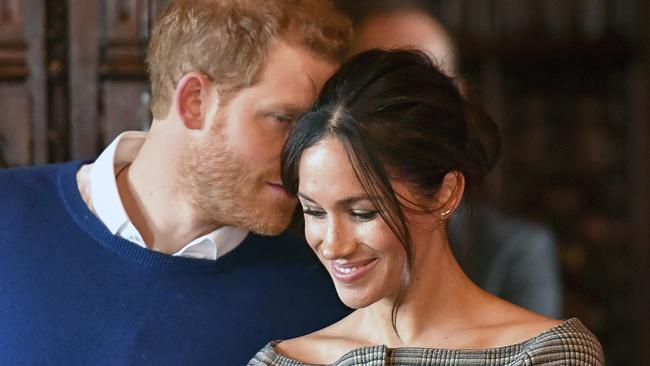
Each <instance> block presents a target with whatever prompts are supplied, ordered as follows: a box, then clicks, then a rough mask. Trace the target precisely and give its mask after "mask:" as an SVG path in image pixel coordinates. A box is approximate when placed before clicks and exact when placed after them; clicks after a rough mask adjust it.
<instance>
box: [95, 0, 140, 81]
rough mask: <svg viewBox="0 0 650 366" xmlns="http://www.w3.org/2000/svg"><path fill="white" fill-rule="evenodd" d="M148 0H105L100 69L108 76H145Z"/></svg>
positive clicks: (103, 74) (104, 75) (137, 77)
mask: <svg viewBox="0 0 650 366" xmlns="http://www.w3.org/2000/svg"><path fill="white" fill-rule="evenodd" d="M149 3H150V1H149V0H119V1H105V2H104V14H105V15H104V16H105V19H104V24H105V27H104V29H103V39H104V42H103V44H102V46H101V47H102V51H101V53H102V57H101V58H102V59H101V66H100V72H101V75H102V76H103V77H107V78H135V79H146V67H145V62H144V57H145V51H146V45H147V36H148V27H149Z"/></svg>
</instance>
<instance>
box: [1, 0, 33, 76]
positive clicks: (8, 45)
mask: <svg viewBox="0 0 650 366" xmlns="http://www.w3.org/2000/svg"><path fill="white" fill-rule="evenodd" d="M23 13H24V4H23V2H21V1H19V0H0V79H23V78H25V77H26V76H27V75H28V70H27V65H26V62H25V51H26V43H25V37H24V18H23Z"/></svg>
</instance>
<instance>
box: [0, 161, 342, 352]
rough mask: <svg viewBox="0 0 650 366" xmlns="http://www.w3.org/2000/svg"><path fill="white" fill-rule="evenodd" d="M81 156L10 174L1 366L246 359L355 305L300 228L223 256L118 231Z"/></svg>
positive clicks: (4, 188)
mask: <svg viewBox="0 0 650 366" xmlns="http://www.w3.org/2000/svg"><path fill="white" fill-rule="evenodd" d="M80 164H81V163H80V162H74V163H66V164H60V165H48V166H43V167H38V168H20V169H10V170H4V171H0V365H149V364H150V365H245V364H246V362H247V361H248V360H249V359H250V358H251V357H252V356H253V355H254V354H255V352H256V351H257V350H258V349H260V348H261V347H262V346H264V344H265V343H266V342H268V341H270V340H272V339H278V338H287V337H293V336H297V335H301V334H305V333H308V332H310V331H313V330H316V329H320V328H322V327H324V326H326V325H328V324H330V323H332V322H334V321H336V320H337V319H340V318H341V317H343V316H344V315H346V314H347V312H348V311H347V310H346V309H345V308H344V307H343V305H341V303H340V302H339V301H338V298H337V296H336V293H335V291H334V287H333V285H332V284H331V281H330V279H329V278H328V277H327V275H326V273H325V271H324V270H323V269H322V268H321V266H320V265H319V264H318V263H317V259H316V258H315V256H314V255H313V253H312V252H311V251H310V250H309V248H308V246H307V244H305V243H304V242H302V241H301V240H298V239H296V238H294V237H293V236H291V235H289V234H284V235H282V236H279V237H261V236H256V235H253V234H250V235H249V236H248V238H247V239H246V240H245V241H244V242H243V243H242V244H241V245H240V246H239V247H237V248H236V249H235V250H233V251H232V252H230V253H229V254H227V255H225V256H224V257H223V258H220V259H219V260H217V261H208V260H200V259H188V258H181V257H172V256H168V255H164V254H161V253H157V252H153V251H150V250H147V249H144V248H141V247H139V246H137V245H134V244H133V243H130V242H128V241H126V240H124V239H122V238H119V237H116V236H113V235H111V233H110V232H109V231H108V229H106V228H105V227H104V225H103V224H102V223H101V222H100V221H99V220H98V219H97V218H96V217H95V215H93V213H92V212H91V211H90V210H89V209H88V207H87V206H86V205H85V203H84V202H83V200H82V198H81V196H80V194H79V190H78V188H77V184H76V178H75V176H76V172H77V170H78V168H79V167H80Z"/></svg>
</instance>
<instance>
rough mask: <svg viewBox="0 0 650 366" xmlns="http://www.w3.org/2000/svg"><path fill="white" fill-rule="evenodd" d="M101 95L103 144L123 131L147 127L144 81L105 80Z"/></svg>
mask: <svg viewBox="0 0 650 366" xmlns="http://www.w3.org/2000/svg"><path fill="white" fill-rule="evenodd" d="M102 95H103V98H104V103H103V105H104V115H103V121H104V123H103V138H104V141H103V143H104V145H108V144H109V143H110V142H111V141H112V140H113V139H114V138H115V137H116V136H117V135H119V134H120V133H121V132H123V131H127V130H146V129H148V128H149V121H150V116H149V94H148V93H147V84H146V83H144V82H128V81H106V82H104V83H103V87H102Z"/></svg>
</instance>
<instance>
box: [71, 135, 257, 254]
mask: <svg viewBox="0 0 650 366" xmlns="http://www.w3.org/2000/svg"><path fill="white" fill-rule="evenodd" d="M146 136H147V133H146V132H140V131H127V132H123V133H122V134H120V135H119V136H118V137H117V138H116V139H115V140H113V142H112V143H111V144H110V145H109V146H108V147H107V148H106V149H105V150H104V151H103V152H102V153H101V155H100V156H99V157H98V158H97V160H95V162H94V163H92V164H86V165H84V166H82V167H81V169H79V172H78V173H77V184H78V186H79V192H81V197H82V198H83V200H84V202H86V205H88V207H89V208H90V210H91V211H92V212H93V213H95V215H96V216H97V217H98V218H99V220H100V221H101V222H102V223H104V225H106V227H107V228H108V230H109V231H110V232H111V233H112V234H113V235H117V236H120V237H122V238H124V239H126V240H128V241H130V242H133V243H135V244H137V245H139V246H141V247H143V248H147V244H146V243H145V242H144V240H143V239H142V235H141V234H140V232H139V231H138V229H137V228H136V227H135V226H134V225H133V223H132V222H131V220H130V219H129V217H128V215H127V214H126V211H125V210H124V205H122V200H121V199H120V194H119V192H118V190H117V181H116V176H117V174H119V171H120V170H122V169H124V168H125V167H126V166H127V165H129V164H131V163H132V162H133V160H134V159H135V157H136V156H137V155H138V152H139V151H140V148H142V144H144V140H145V138H146ZM246 235H248V231H246V230H242V229H239V228H235V227H231V226H224V227H221V228H219V229H217V230H215V231H213V232H211V233H209V234H206V235H203V236H201V237H199V238H196V239H194V240H192V241H191V242H190V243H188V244H187V245H185V246H184V247H183V248H182V249H181V250H179V251H178V252H176V253H174V254H173V255H174V256H179V257H189V258H199V259H211V260H216V259H217V258H219V257H221V256H224V255H225V254H226V253H228V252H230V251H231V250H233V249H234V248H235V247H237V246H238V245H239V244H241V242H242V241H244V239H245V238H246Z"/></svg>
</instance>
